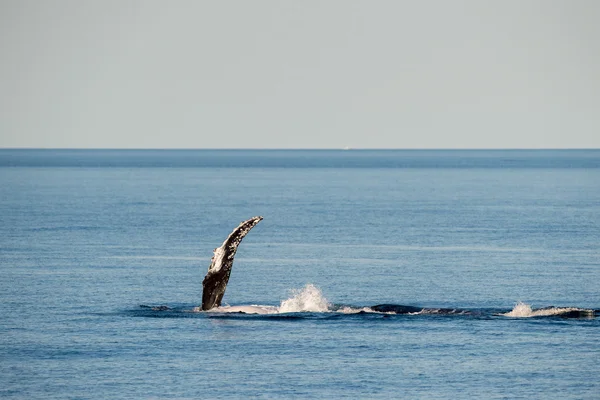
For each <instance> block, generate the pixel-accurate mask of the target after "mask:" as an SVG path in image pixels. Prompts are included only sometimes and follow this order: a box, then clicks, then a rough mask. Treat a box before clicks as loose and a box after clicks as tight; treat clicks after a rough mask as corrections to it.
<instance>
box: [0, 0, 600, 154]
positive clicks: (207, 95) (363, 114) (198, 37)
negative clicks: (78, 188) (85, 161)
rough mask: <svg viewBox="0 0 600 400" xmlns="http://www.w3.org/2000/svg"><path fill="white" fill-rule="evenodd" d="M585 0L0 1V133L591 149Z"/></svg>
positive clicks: (7, 138)
mask: <svg viewBox="0 0 600 400" xmlns="http://www.w3.org/2000/svg"><path fill="white" fill-rule="evenodd" d="M599 21H600V1H597V0H589V1H585V0H577V1H546V0H543V1H527V0H518V1H495V2H492V1H480V0H474V1H445V0H440V1H376V0H369V1H349V0H340V1H281V0H276V1H275V0H273V1H170V2H166V1H121V0H119V1H110V0H107V1H85V0H73V1H60V0H56V1H38V0H15V1H8V0H0V55H1V62H0V85H1V86H0V147H103V148H104V147H108V148H163V147H164V148H342V147H344V146H350V147H356V148H498V147H501V148H514V147H517V148H556V147H570V148H572V147H600V23H599Z"/></svg>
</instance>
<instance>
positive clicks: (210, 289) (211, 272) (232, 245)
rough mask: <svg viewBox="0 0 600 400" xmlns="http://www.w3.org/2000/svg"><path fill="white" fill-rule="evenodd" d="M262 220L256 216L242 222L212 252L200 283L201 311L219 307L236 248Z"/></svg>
mask: <svg viewBox="0 0 600 400" xmlns="http://www.w3.org/2000/svg"><path fill="white" fill-rule="evenodd" d="M262 219H263V217H261V216H256V217H252V218H250V219H247V220H246V221H243V222H242V223H240V224H239V225H238V226H237V227H236V228H235V229H234V230H233V231H232V232H231V233H230V234H229V236H227V239H225V241H224V242H223V244H222V245H221V246H220V247H217V248H216V249H215V250H214V252H213V256H212V259H211V261H210V266H209V267H208V272H207V273H206V276H205V277H204V280H203V281H202V310H203V311H208V310H211V309H213V308H215V307H220V306H221V301H222V300H223V295H224V294H225V289H227V283H228V282H229V276H230V275H231V267H232V266H233V259H234V257H235V253H236V251H237V249H238V246H239V245H240V243H241V242H242V239H244V237H246V235H247V234H248V232H250V230H251V229H252V228H254V227H255V226H256V224H258V223H259V222H260V221H262Z"/></svg>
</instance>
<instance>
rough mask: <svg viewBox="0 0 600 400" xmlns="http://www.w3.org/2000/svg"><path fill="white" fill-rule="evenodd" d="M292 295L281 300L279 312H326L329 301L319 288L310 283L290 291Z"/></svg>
mask: <svg viewBox="0 0 600 400" xmlns="http://www.w3.org/2000/svg"><path fill="white" fill-rule="evenodd" d="M292 294H293V296H292V297H290V298H289V299H287V300H283V301H282V302H281V305H280V306H279V312H280V313H292V312H327V311H329V302H328V301H327V299H326V298H325V297H324V296H323V293H321V290H320V289H319V288H317V287H316V286H315V285H313V284H312V283H309V284H307V285H306V286H304V287H303V288H302V289H300V290H298V289H296V290H294V291H292Z"/></svg>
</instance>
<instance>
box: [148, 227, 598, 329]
mask: <svg viewBox="0 0 600 400" xmlns="http://www.w3.org/2000/svg"><path fill="white" fill-rule="evenodd" d="M262 220H263V217H262V216H256V217H252V218H250V219H247V220H245V221H243V222H241V223H240V224H239V225H238V226H237V227H236V228H235V229H234V230H233V231H232V232H231V233H230V234H229V236H227V238H226V239H225V241H224V242H223V244H221V246H220V247H217V248H216V249H214V251H213V256H212V258H211V262H210V266H209V267H208V271H207V273H206V276H205V277H204V280H203V281H202V306H201V307H199V308H200V309H201V310H202V311H211V310H212V311H217V312H226V313H243V314H275V313H278V312H279V309H278V307H275V306H248V305H243V306H224V307H221V302H222V300H223V296H224V294H225V290H226V289H227V283H228V282H229V277H230V275H231V269H232V267H233V260H234V257H235V254H236V252H237V249H238V247H239V245H240V243H241V242H242V240H243V239H244V237H246V235H247V234H248V233H249V232H250V230H252V228H254V227H255V226H256V225H257V224H258V223H259V222H260V221H262ZM142 307H145V308H150V309H152V310H153V311H166V310H170V308H169V307H167V306H158V307H150V306H142ZM363 310H368V312H376V313H383V314H400V315H402V314H410V315H415V314H419V315H423V314H429V315H431V314H433V315H436V314H437V315H440V314H441V315H451V314H462V315H476V314H478V313H477V312H473V311H470V310H466V309H459V308H458V309H454V308H427V307H416V306H407V305H399V304H377V305H374V306H370V307H365V308H363ZM599 314H600V310H594V309H582V308H577V307H544V308H540V309H532V308H531V307H529V306H527V305H525V304H522V303H519V304H517V305H516V306H515V308H514V309H513V310H512V311H510V312H504V313H497V314H494V315H496V316H504V317H513V318H519V317H549V316H555V317H562V318H594V317H595V316H598V315H599Z"/></svg>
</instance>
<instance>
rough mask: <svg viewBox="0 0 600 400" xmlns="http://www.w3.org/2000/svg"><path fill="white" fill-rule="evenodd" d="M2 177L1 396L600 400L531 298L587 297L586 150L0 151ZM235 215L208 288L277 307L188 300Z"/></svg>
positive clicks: (597, 195)
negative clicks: (209, 305)
mask: <svg viewBox="0 0 600 400" xmlns="http://www.w3.org/2000/svg"><path fill="white" fill-rule="evenodd" d="M0 188H1V189H0V276H1V279H0V307H2V316H1V317H0V321H1V322H0V382H1V385H0V397H1V398H7V399H13V398H14V399H54V398H56V399H64V398H73V399H78V398H85V399H88V398H89V399H94V398H103V399H104V398H111V399H119V398H123V399H131V398H161V399H175V398H177V399H182V398H189V399H196V398H246V397H266V398H294V397H300V398H343V397H346V398H427V399H436V398H440V399H441V398H511V399H512V398H527V399H529V398H539V399H597V398H598V396H599V394H600V380H598V376H600V319H599V318H598V317H595V318H575V319H572V318H568V319H567V318H561V317H560V316H556V315H553V311H544V312H542V313H538V314H535V313H534V312H533V310H535V309H537V308H543V307H549V306H554V307H576V308H587V309H599V308H600V290H599V289H598V288H599V287H600V286H599V284H598V282H600V150H537V151H524V150H497V151H487V150H486V151H476V150H464V151H462V150H455V151H446V150H431V151H429V150H428V151H425V150H418V151H417V150H413V151H410V150H402V151H400V150H389V151H384V150H349V151H343V150H337V151H336V150H0ZM254 215H263V216H264V218H265V219H264V220H263V221H262V222H261V223H260V224H259V225H258V226H257V227H255V228H254V229H253V230H252V232H250V234H249V235H248V236H247V237H246V238H245V239H244V242H243V243H242V244H241V246H240V248H239V250H238V254H237V256H236V262H235V264H234V267H233V272H232V275H231V280H230V283H229V286H228V289H227V292H226V294H225V298H224V300H225V302H226V303H227V305H230V306H234V307H247V306H258V307H262V308H263V309H265V310H277V311H278V312H277V313H271V314H264V315H247V314H240V313H220V312H215V313H203V312H195V311H194V308H195V307H196V306H198V305H199V303H200V298H201V282H202V278H203V277H204V274H205V273H206V269H207V268H208V265H209V263H210V257H211V255H212V250H213V249H214V248H215V247H217V246H219V245H220V244H221V243H222V241H223V240H224V239H225V237H226V236H227V235H228V234H229V232H231V230H232V229H233V228H234V227H235V226H237V224H238V223H239V222H240V221H242V220H244V219H247V218H249V217H251V216H254ZM383 303H387V304H401V305H410V306H420V307H429V308H449V309H467V310H470V312H469V313H462V314H452V315H439V314H423V313H420V314H416V315H391V314H385V313H373V312H367V311H368V307H370V306H373V305H376V304H383ZM140 305H166V306H168V307H169V308H170V310H168V311H154V310H152V309H149V308H143V307H140ZM361 310H362V311H363V312H360V311H361ZM550 310H552V309H550ZM509 312H512V314H509V315H510V316H506V315H501V314H505V313H509ZM511 316H512V317H511ZM522 317H529V318H522Z"/></svg>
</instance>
